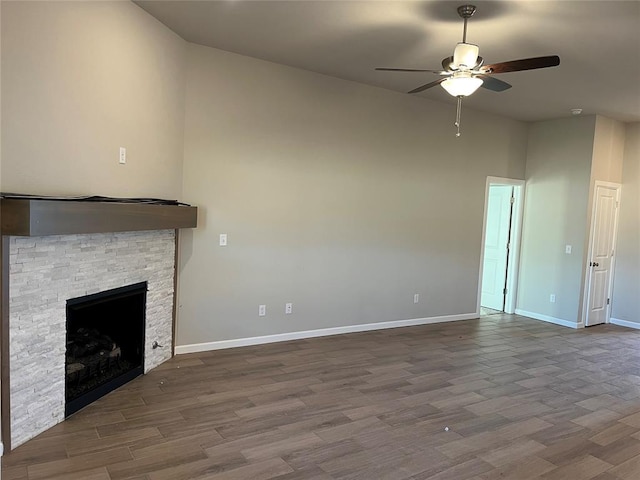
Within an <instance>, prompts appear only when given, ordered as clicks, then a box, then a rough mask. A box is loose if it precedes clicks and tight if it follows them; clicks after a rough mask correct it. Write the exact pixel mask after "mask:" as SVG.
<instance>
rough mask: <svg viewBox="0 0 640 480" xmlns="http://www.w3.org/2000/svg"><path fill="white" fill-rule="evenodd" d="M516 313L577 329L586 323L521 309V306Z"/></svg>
mask: <svg viewBox="0 0 640 480" xmlns="http://www.w3.org/2000/svg"><path fill="white" fill-rule="evenodd" d="M516 315H520V316H522V317H529V318H533V319H534V320H542V321H543V322H549V323H554V324H556V325H560V326H562V327H569V328H576V329H577V328H582V327H584V324H583V323H582V322H580V323H576V322H570V321H569V320H563V319H562V318H556V317H551V316H549V315H542V314H541V313H534V312H527V311H526V310H520V309H519V308H516Z"/></svg>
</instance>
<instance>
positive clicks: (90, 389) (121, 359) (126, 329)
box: [65, 282, 147, 417]
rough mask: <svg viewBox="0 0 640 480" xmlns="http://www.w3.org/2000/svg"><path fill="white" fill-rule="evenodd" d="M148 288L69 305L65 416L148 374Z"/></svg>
mask: <svg viewBox="0 0 640 480" xmlns="http://www.w3.org/2000/svg"><path fill="white" fill-rule="evenodd" d="M146 302H147V282H142V283H136V284H133V285H127V286H125V287H121V288H115V289H113V290H107V291H104V292H100V293H96V294H93V295H87V296H84V297H79V298H72V299H69V300H67V344H66V360H65V366H66V377H65V378H66V389H65V397H66V403H65V416H66V417H68V416H69V415H71V414H73V413H75V412H77V411H78V410H80V409H81V408H83V407H85V406H86V405H89V404H90V403H92V402H94V401H96V400H97V399H98V398H100V397H102V396H104V395H106V394H107V393H109V392H111V391H112V390H115V389H116V388H118V387H120V386H121V385H124V384H125V383H127V382H129V381H131V380H133V379H134V378H135V377H137V376H138V375H141V374H142V373H143V372H144V331H145V310H146Z"/></svg>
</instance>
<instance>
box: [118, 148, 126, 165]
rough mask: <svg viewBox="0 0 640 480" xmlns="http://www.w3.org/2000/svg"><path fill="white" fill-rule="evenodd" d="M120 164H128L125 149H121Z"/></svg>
mask: <svg viewBox="0 0 640 480" xmlns="http://www.w3.org/2000/svg"><path fill="white" fill-rule="evenodd" d="M119 161H120V164H122V165H124V164H125V163H127V149H126V148H124V147H120V160H119Z"/></svg>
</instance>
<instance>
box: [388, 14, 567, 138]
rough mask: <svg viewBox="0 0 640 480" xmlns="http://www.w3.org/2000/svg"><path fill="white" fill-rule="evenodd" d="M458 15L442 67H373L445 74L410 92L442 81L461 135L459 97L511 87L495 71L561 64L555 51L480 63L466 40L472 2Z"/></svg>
mask: <svg viewBox="0 0 640 480" xmlns="http://www.w3.org/2000/svg"><path fill="white" fill-rule="evenodd" d="M457 11H458V15H459V16H460V17H461V18H462V19H463V20H464V26H463V31H462V42H459V43H458V44H457V45H456V47H455V49H454V52H453V56H452V57H447V58H445V59H444V60H442V68H443V70H424V69H412V68H376V70H383V71H396V72H428V73H435V74H436V75H441V76H443V77H446V78H442V79H440V80H435V81H432V82H429V83H426V84H424V85H421V86H419V87H417V88H414V89H413V90H411V91H410V92H409V93H419V92H423V91H424V90H427V89H429V88H431V87H435V86H436V85H441V86H442V88H444V89H445V90H446V91H447V93H448V94H449V95H452V96H454V97H456V98H457V106H456V121H455V123H454V125H455V126H456V127H457V132H456V137H459V136H460V113H461V110H462V98H463V97H468V96H469V95H471V94H473V93H474V92H475V91H476V90H477V89H478V88H480V87H484V88H485V89H487V90H491V91H494V92H503V91H504V90H507V89H509V88H511V85H509V84H508V83H507V82H504V81H502V80H498V79H497V78H494V77H492V76H491V75H495V74H498V73H507V72H519V71H523V70H534V69H537V68H547V67H555V66H558V65H560V58H559V57H558V56H557V55H551V56H548V57H535V58H525V59H521V60H511V61H509V62H501V63H494V64H491V65H483V63H484V61H483V59H482V57H480V56H479V53H480V48H479V47H478V46H477V45H474V44H472V43H467V20H468V19H469V18H471V16H472V15H473V14H474V13H476V7H475V6H474V5H460V6H459V7H458V9H457Z"/></svg>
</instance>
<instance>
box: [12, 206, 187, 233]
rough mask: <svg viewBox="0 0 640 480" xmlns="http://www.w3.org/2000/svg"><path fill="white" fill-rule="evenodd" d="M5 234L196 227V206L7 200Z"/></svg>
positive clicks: (106, 231) (104, 231) (103, 231)
mask: <svg viewBox="0 0 640 480" xmlns="http://www.w3.org/2000/svg"><path fill="white" fill-rule="evenodd" d="M0 202H1V208H2V215H1V218H2V225H1V228H2V235H5V236H11V235H13V236H31V237H37V236H45V235H69V234H81V233H109V232H132V231H141V230H165V229H179V228H194V227H196V225H197V211H198V209H197V208H196V207H191V206H185V205H161V204H149V203H120V202H96V201H91V202H87V201H73V200H36V199H17V198H4V199H2V200H1V201H0Z"/></svg>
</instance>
